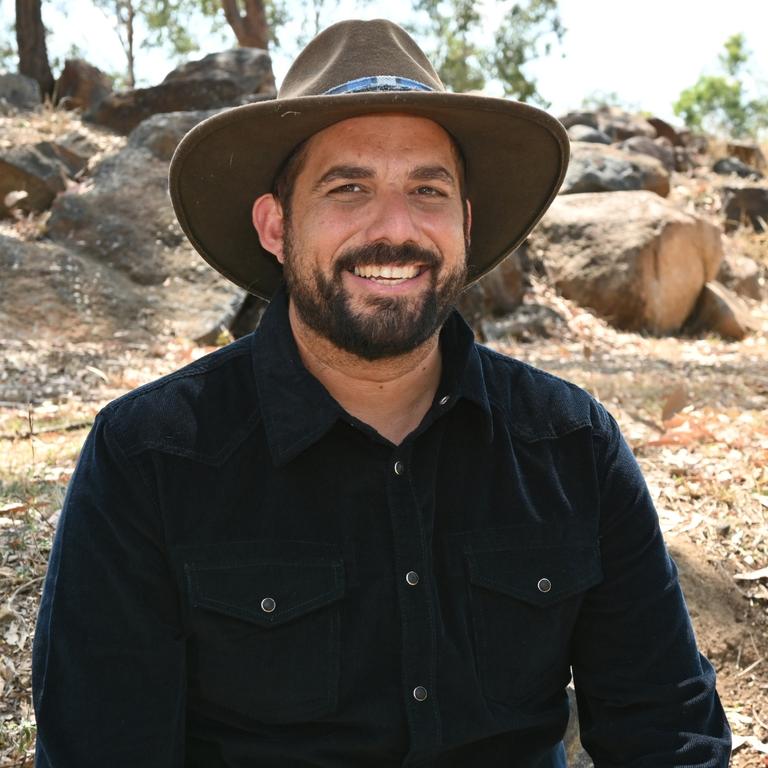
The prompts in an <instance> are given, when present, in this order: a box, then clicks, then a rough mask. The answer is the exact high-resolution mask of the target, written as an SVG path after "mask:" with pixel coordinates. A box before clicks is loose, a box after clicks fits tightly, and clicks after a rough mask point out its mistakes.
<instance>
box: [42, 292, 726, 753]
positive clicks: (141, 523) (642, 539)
mask: <svg viewBox="0 0 768 768" xmlns="http://www.w3.org/2000/svg"><path fill="white" fill-rule="evenodd" d="M440 343H441V350H442V361H443V371H442V378H441V383H440V386H439V389H438V391H437V394H436V396H435V401H434V404H433V406H432V407H431V409H430V410H429V412H428V413H427V414H426V416H425V417H424V420H423V421H422V423H421V425H420V426H419V427H418V428H417V429H416V430H415V431H414V432H413V433H412V434H411V435H409V436H408V437H407V438H406V440H404V442H403V443H402V444H401V445H399V446H395V445H393V444H392V443H390V442H388V441H387V440H386V439H384V438H382V437H381V436H380V435H378V434H377V433H376V432H375V431H374V430H372V429H371V428H370V427H368V426H367V425H365V424H363V423H361V422H360V421H358V420H356V419H355V418H353V417H352V416H350V415H349V414H347V413H346V412H345V411H344V410H343V409H342V408H341V407H340V406H339V405H338V403H336V402H335V401H334V400H333V399H332V398H331V397H330V395H329V394H328V393H327V391H326V390H325V389H324V388H323V387H322V385H321V384H320V383H319V382H318V381H317V380H316V379H315V378H314V377H312V376H311V375H310V374H309V373H308V372H307V371H306V369H305V368H304V366H303V365H302V363H301V360H300V358H299V355H298V352H297V349H296V345H295V342H294V340H293V337H292V335H291V331H290V326H289V322H288V317H287V298H286V295H285V293H284V292H280V293H279V294H278V296H277V297H276V299H275V300H273V302H272V304H271V305H270V307H269V309H268V310H267V312H266V314H265V316H264V319H263V321H262V323H261V325H260V327H259V329H258V330H257V331H256V332H255V333H254V334H252V335H250V336H248V337H245V338H243V339H241V340H239V341H237V342H235V343H234V344H231V345H229V346H228V347H225V348H223V349H222V350H219V351H217V352H214V353H213V354H211V355H209V356H207V357H205V358H203V359H201V360H199V361H197V362H195V363H193V364H192V365H190V366H187V367H186V368H184V369H182V370H180V371H178V372H176V373H174V374H172V375H170V376H168V377H165V378H163V379H161V380H159V381H157V382H155V383H153V384H150V385H148V386H145V387H141V388H140V389H138V390H136V391H134V392H132V393H130V394H128V395H126V396H124V397H122V398H120V399H119V400H117V401H115V402H113V403H112V404H110V405H109V406H107V407H106V408H105V409H104V410H103V411H102V412H101V413H100V414H99V416H98V417H97V420H96V423H95V424H94V427H93V430H92V432H91V434H90V436H89V438H88V440H87V442H86V444H85V446H84V448H83V451H82V454H81V457H80V460H79V463H78V467H77V470H76V472H75V475H74V476H73V478H72V482H71V484H70V487H69V490H68V494H67V498H66V501H65V504H64V508H63V511H62V514H61V518H60V521H59V524H58V529H57V533H56V538H55V542H54V546H53V550H52V553H51V558H50V565H49V571H48V576H47V580H46V583H45V589H44V595H43V600H42V604H41V608H40V615H39V619H38V627H37V633H36V637H35V645H34V658H33V683H34V702H35V709H36V714H37V722H38V743H37V758H36V765H37V766H38V768H48V767H51V768H87V767H89V766H94V767H95V766H99V767H100V768H103V767H104V766H109V768H154V767H157V768H161V767H162V768H176V767H177V766H188V767H190V768H219V767H220V766H227V767H228V768H235V767H237V768H256V767H257V766H258V768H271V767H272V766H274V767H275V768H278V767H282V766H297V767H298V766H301V767H306V768H310V767H313V768H315V767H319V766H324V767H327V768H341V767H342V766H350V768H351V767H352V766H355V767H356V768H360V767H364V766H376V767H377V768H388V767H390V766H436V767H438V766H439V768H449V767H450V768H452V767H454V766H456V767H458V766H462V767H463V766H483V767H484V768H496V767H497V766H499V767H500V766H505V767H508V766H515V767H518V768H533V767H534V766H536V768H554V767H555V766H563V765H564V760H563V753H562V745H561V743H560V742H561V738H562V736H563V731H564V728H565V724H566V720H567V716H568V704H567V697H566V693H565V686H566V684H567V683H568V681H569V679H570V677H571V672H572V673H573V678H574V681H575V685H576V691H577V696H578V701H579V711H580V719H581V729H582V739H583V742H584V744H585V746H586V748H587V749H588V750H589V752H590V753H591V755H592V757H593V759H594V761H595V764H596V765H597V766H598V768H601V767H602V766H606V767H607V766H623V767H627V766H636V767H638V768H639V766H647V767H648V768H651V767H652V768H666V767H667V766H697V767H698V768H704V766H707V767H708V768H716V767H717V768H720V767H723V768H724V767H725V766H727V764H728V754H729V743H730V738H729V732H728V727H727V724H726V721H725V718H724V715H723V711H722V708H721V706H720V702H719V700H718V697H717V694H716V692H715V678H714V672H713V670H712V667H711V666H710V665H709V663H708V662H707V661H706V660H705V659H704V658H703V657H702V656H700V654H699V653H698V651H697V649H696V645H695V641H694V636H693V632H692V630H691V625H690V621H689V618H688V615H687V612H686V609H685V605H684V602H683V598H682V595H681V592H680V589H679V586H678V582H677V576H676V571H675V568H674V565H673V563H672V562H671V561H670V559H669V557H668V554H667V552H666V549H665V546H664V543H663V541H662V537H661V533H660V531H659V526H658V521H657V516H656V513H655V511H654V508H653V504H652V502H651V499H650V497H649V494H648V491H647V489H646V486H645V484H644V482H643V479H642V477H641V475H640V472H639V469H638V467H637V465H636V463H635V460H634V458H633V456H632V453H631V451H630V450H629V449H628V447H627V445H626V444H625V442H624V441H623V439H622V438H621V436H620V434H619V430H618V428H617V426H616V423H615V421H614V420H613V419H612V418H611V417H610V416H609V415H608V414H607V412H606V411H605V410H604V409H603V408H602V407H601V406H600V405H599V404H598V403H596V402H595V400H593V399H592V398H591V397H590V396H589V395H587V394H586V393H585V392H584V391H582V390H581V389H579V388H577V387H575V386H573V385H571V384H568V383H566V382H563V381H561V380H559V379H557V378H555V377H553V376H550V375H548V374H546V373H543V372H541V371H538V370H535V369H533V368H531V367H529V366H527V365H524V364H523V363H520V362H518V361H516V360H513V359H510V358H507V357H504V356H502V355H499V354H497V353H495V352H493V351H491V350H488V349H486V348H484V347H482V346H479V345H477V344H475V343H474V340H473V338H472V334H471V331H470V330H469V328H468V327H467V326H466V325H465V324H464V322H463V320H462V319H461V318H460V316H459V315H458V314H454V315H453V316H452V317H451V318H450V319H449V320H448V322H447V323H446V325H445V327H444V328H443V330H442V333H441V340H440Z"/></svg>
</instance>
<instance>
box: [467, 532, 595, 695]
mask: <svg viewBox="0 0 768 768" xmlns="http://www.w3.org/2000/svg"><path fill="white" fill-rule="evenodd" d="M466 563H467V570H468V574H469V581H470V604H471V611H472V622H473V627H474V633H475V654H476V662H477V669H478V674H479V676H480V682H481V685H482V687H483V690H484V692H485V695H486V696H487V697H488V698H489V699H492V700H493V701H496V702H499V703H503V704H516V703H519V702H521V701H523V700H525V699H529V698H531V697H534V696H537V695H539V694H540V695H542V696H544V695H546V694H548V693H552V692H553V690H554V689H555V688H557V687H558V686H565V685H566V684H567V682H568V679H569V677H570V654H569V646H570V638H571V633H572V631H573V626H574V624H575V622H576V619H577V617H578V612H579V606H580V605H581V602H582V599H583V594H584V592H585V591H586V590H587V589H589V587H591V586H594V585H595V584H597V583H599V582H600V581H601V580H602V570H601V566H600V553H599V549H598V547H597V546H595V545H592V546H570V545H562V546H560V545H558V546H547V547H543V546H542V547H536V546H534V547H529V548H523V547H520V546H517V547H514V548H509V549H500V550H492V551H471V550H470V551H468V552H467V553H466Z"/></svg>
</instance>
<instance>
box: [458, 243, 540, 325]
mask: <svg viewBox="0 0 768 768" xmlns="http://www.w3.org/2000/svg"><path fill="white" fill-rule="evenodd" d="M524 293H525V276H524V274H523V269H522V263H521V256H520V252H519V250H518V251H516V252H515V253H513V254H511V255H509V256H507V258H506V259H504V261H502V262H501V264H499V265H498V266H497V267H496V268H495V269H492V270H491V271H490V272H489V273H488V274H487V275H484V276H483V277H481V278H480V280H478V281H477V282H476V283H473V284H472V285H470V286H469V288H467V289H466V290H465V291H464V293H462V294H461V296H460V297H459V301H458V303H457V308H458V310H459V311H460V312H461V314H462V315H463V316H464V319H465V320H466V321H467V322H468V323H469V324H470V325H473V326H477V327H479V325H480V322H481V321H482V320H483V319H484V318H488V317H498V316H499V315H505V314H508V313H509V312H512V310H514V309H515V308H516V307H518V306H519V305H520V304H521V302H522V300H523V294H524Z"/></svg>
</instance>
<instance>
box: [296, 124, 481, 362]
mask: <svg viewBox="0 0 768 768" xmlns="http://www.w3.org/2000/svg"><path fill="white" fill-rule="evenodd" d="M459 173H460V171H459V167H458V160H457V157H456V155H455V152H454V150H453V148H452V145H451V140H450V138H449V137H448V134H447V133H446V132H445V131H444V130H443V129H442V128H441V127H440V126H438V125H437V124H436V123H434V122H432V121H431V120H427V119H425V118H419V117H413V116H407V115H384V116H381V115H376V116H374V115H371V116H364V117H359V118H352V119H349V120H345V121H343V122H341V123H337V124H335V125H333V126H331V127H330V128H327V129H325V130H324V131H321V132H320V133H318V134H316V135H315V136H313V137H312V138H311V139H310V141H309V143H308V145H307V147H306V155H305V158H304V164H303V167H302V169H301V171H300V173H299V175H298V177H297V178H296V182H295V186H294V190H293V197H292V201H291V205H290V211H291V215H290V219H289V220H288V221H286V222H284V234H283V244H282V246H283V247H282V251H283V252H282V254H281V256H282V258H281V260H282V261H283V268H284V274H285V279H286V283H287V286H288V290H289V293H290V297H291V301H292V302H293V305H294V308H295V310H296V311H297V313H298V314H299V316H300V318H301V320H302V321H303V322H304V323H305V324H306V325H307V326H309V327H310V328H312V329H313V330H314V331H316V332H317V333H319V334H321V335H322V336H324V337H326V338H328V339H329V340H330V341H331V342H332V343H333V344H334V345H336V346H337V347H339V348H341V349H344V350H346V351H348V352H351V353H353V354H356V355H358V356H360V357H363V358H365V359H368V360H375V359H380V358H384V357H392V356H395V355H401V354H404V353H406V352H409V351H411V350H412V349H415V348H416V347H417V346H419V345H420V344H422V343H423V342H424V341H426V340H427V339H428V338H430V337H431V336H432V335H433V334H434V333H435V332H436V331H437V330H438V329H439V328H440V326H441V325H442V323H443V322H444V320H445V318H446V317H447V315H448V313H449V312H450V308H451V306H452V304H453V302H454V301H455V299H456V298H457V297H458V295H459V293H460V292H461V290H462V288H463V286H464V282H465V278H466V261H467V252H466V240H467V238H466V234H467V232H468V227H469V220H468V215H469V214H468V212H467V218H466V219H465V211H464V206H463V203H462V200H461V194H460V188H459ZM465 225H466V227H465Z"/></svg>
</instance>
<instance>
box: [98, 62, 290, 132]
mask: <svg viewBox="0 0 768 768" xmlns="http://www.w3.org/2000/svg"><path fill="white" fill-rule="evenodd" d="M274 84H275V79H274V75H273V74H272V62H271V59H270V58H269V54H268V53H267V52H266V51H261V50H258V49H256V48H238V49H235V50H232V51H222V52H220V53H216V54H210V55H209V56H206V57H205V58H203V59H201V60H200V61H195V62H189V63H188V64H185V65H184V66H183V67H180V68H179V69H176V70H174V71H173V72H171V73H170V74H169V75H168V76H167V77H166V78H165V80H163V82H162V83H160V84H159V85H156V86H154V87H152V88H137V89H135V90H131V91H123V92H121V93H114V94H111V95H109V96H107V97H106V98H105V99H103V100H102V101H101V102H99V103H98V104H97V105H95V106H94V107H93V108H92V109H91V110H89V111H88V112H87V113H86V114H85V118H86V119H87V120H90V121H92V122H94V123H98V124H99V125H104V126H107V127H108V128H111V129H112V130H114V131H117V132H118V133H122V134H128V133H130V132H131V131H132V130H133V129H134V128H136V126H138V125H139V123H141V122H142V121H143V120H146V119H147V118H148V117H151V116H152V115H156V114H159V113H164V112H188V111H196V110H209V109H219V108H223V107H231V106H236V105H237V104H241V103H245V102H247V101H258V100H260V99H266V98H272V97H273V96H274V95H275V85H274Z"/></svg>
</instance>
